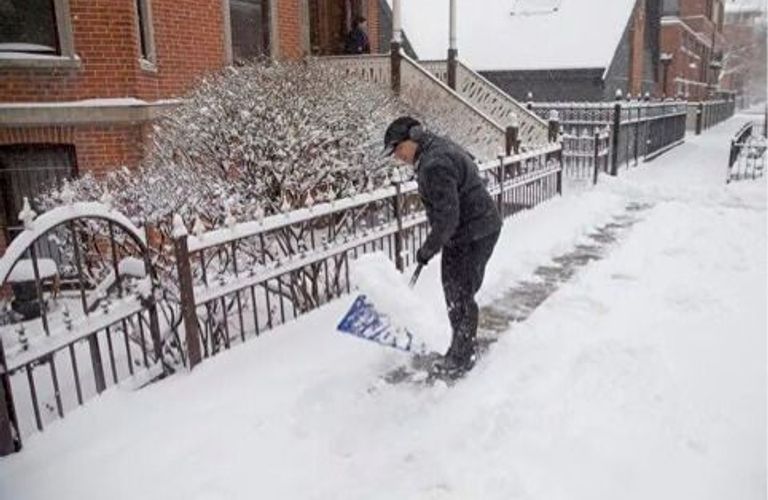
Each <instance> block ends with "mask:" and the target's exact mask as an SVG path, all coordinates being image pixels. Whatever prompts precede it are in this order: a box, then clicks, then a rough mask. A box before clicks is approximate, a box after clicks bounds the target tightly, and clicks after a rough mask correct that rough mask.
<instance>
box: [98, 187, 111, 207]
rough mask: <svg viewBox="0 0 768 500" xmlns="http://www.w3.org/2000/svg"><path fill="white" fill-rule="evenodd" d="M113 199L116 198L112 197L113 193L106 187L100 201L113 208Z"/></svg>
mask: <svg viewBox="0 0 768 500" xmlns="http://www.w3.org/2000/svg"><path fill="white" fill-rule="evenodd" d="M112 201H114V198H113V197H112V193H110V192H109V190H108V189H105V190H104V192H103V193H102V194H101V197H100V198H99V202H100V203H101V204H102V205H104V206H106V207H107V208H110V209H111V208H112Z"/></svg>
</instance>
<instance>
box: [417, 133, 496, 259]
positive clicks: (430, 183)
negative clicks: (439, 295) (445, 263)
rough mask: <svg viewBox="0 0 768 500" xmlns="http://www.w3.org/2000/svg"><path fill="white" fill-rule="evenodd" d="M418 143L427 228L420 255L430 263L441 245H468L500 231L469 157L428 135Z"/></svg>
mask: <svg viewBox="0 0 768 500" xmlns="http://www.w3.org/2000/svg"><path fill="white" fill-rule="evenodd" d="M417 142H418V143H419V147H418V149H417V151H416V175H417V180H418V184H419V194H420V195H421V199H422V202H423V203H424V206H425V207H426V210H427V218H428V219H429V225H430V232H429V235H428V236H427V239H426V240H425V241H424V244H423V245H422V247H421V254H422V256H423V257H424V258H425V259H426V260H429V259H431V258H432V257H433V256H434V255H435V254H436V253H438V252H439V251H440V249H441V248H442V247H443V246H444V245H448V246H456V245H461V244H466V243H470V242H472V241H476V240H479V239H480V238H483V237H485V236H488V235H490V234H493V233H494V232H497V231H499V230H500V229H501V216H500V215H499V212H498V210H497V209H496V203H495V202H494V201H493V198H491V195H490V194H489V193H488V191H487V190H486V188H485V184H484V182H483V180H482V179H481V178H480V172H479V170H478V168H477V165H476V164H475V162H474V160H473V159H472V157H471V156H470V154H469V153H468V152H466V151H465V150H464V149H463V148H461V147H460V146H459V145H457V144H456V143H454V142H453V141H451V140H449V139H446V138H443V137H439V136H436V135H434V134H431V133H426V132H425V133H424V135H423V136H422V137H420V138H419V140H418V141H417Z"/></svg>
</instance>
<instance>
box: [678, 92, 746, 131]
mask: <svg viewBox="0 0 768 500" xmlns="http://www.w3.org/2000/svg"><path fill="white" fill-rule="evenodd" d="M735 112H736V101H735V100H732V99H730V100H719V101H702V102H690V103H688V116H687V119H686V128H687V129H688V130H693V131H695V132H696V135H700V134H701V133H702V132H703V131H704V130H707V129H708V128H711V127H714V126H715V125H717V124H718V123H720V122H723V121H725V120H727V119H728V118H730V117H732V116H733V114H734V113H735Z"/></svg>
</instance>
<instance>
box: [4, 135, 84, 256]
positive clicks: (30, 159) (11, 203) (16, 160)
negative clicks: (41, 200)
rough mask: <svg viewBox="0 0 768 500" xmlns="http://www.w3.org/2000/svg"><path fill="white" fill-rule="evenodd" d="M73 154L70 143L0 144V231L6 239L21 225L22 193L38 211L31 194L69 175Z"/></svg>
mask: <svg viewBox="0 0 768 500" xmlns="http://www.w3.org/2000/svg"><path fill="white" fill-rule="evenodd" d="M75 158H76V157H75V147H74V146H72V145H47V144H21V145H11V146H0V232H2V233H3V236H4V239H5V241H6V242H10V241H11V240H12V239H13V238H14V237H15V236H16V235H17V234H18V233H20V232H21V231H22V230H23V229H24V228H23V227H22V224H21V222H20V221H19V218H18V216H19V212H21V209H22V207H23V206H24V197H27V198H29V202H30V204H31V205H32V208H33V210H35V211H36V212H38V214H39V213H40V212H41V209H40V207H37V206H36V205H35V202H34V197H35V196H37V195H39V194H41V193H43V192H45V191H47V190H48V189H50V188H52V187H59V186H61V184H62V182H63V181H64V179H71V178H73V177H74V176H75V175H76V172H77V169H76V159H75Z"/></svg>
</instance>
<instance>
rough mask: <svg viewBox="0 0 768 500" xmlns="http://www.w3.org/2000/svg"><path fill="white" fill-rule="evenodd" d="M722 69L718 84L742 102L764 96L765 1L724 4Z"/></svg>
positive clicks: (756, 99) (763, 98) (745, 102)
mask: <svg viewBox="0 0 768 500" xmlns="http://www.w3.org/2000/svg"><path fill="white" fill-rule="evenodd" d="M723 36H724V37H725V46H724V48H723V61H722V71H721V73H720V75H719V85H720V87H721V88H722V89H723V90H726V91H729V92H732V93H734V94H737V95H738V96H740V97H741V99H742V100H743V102H742V104H743V105H748V104H749V103H750V102H760V101H764V100H765V98H766V58H767V57H768V55H766V4H765V0H740V1H737V2H728V3H726V4H725V23H724V26H723Z"/></svg>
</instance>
